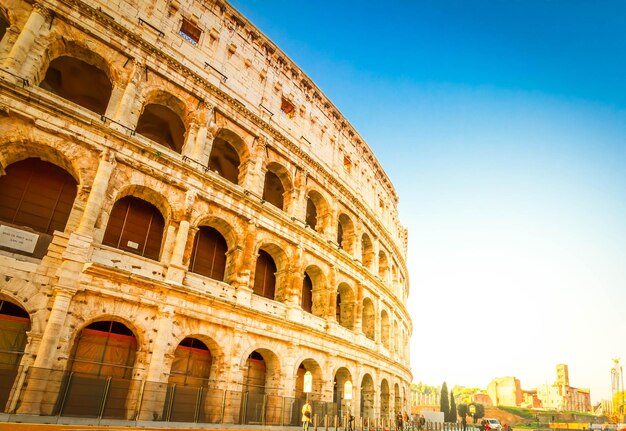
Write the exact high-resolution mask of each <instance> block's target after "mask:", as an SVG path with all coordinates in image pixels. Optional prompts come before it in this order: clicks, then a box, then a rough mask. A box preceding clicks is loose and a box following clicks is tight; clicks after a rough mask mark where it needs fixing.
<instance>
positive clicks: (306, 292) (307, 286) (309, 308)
mask: <svg viewBox="0 0 626 431" xmlns="http://www.w3.org/2000/svg"><path fill="white" fill-rule="evenodd" d="M300 306H301V307H302V309H303V310H304V311H306V312H308V313H311V312H313V281H312V280H311V277H309V274H307V273H306V272H305V273H304V277H303V279H302V299H301V300H300Z"/></svg>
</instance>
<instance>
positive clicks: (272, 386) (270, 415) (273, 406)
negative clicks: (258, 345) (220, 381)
mask: <svg viewBox="0 0 626 431" xmlns="http://www.w3.org/2000/svg"><path fill="white" fill-rule="evenodd" d="M279 380H280V369H279V367H278V359H277V358H276V355H274V354H273V353H272V352H270V351H268V350H265V349H262V350H255V351H254V352H252V353H251V354H250V355H249V356H248V359H247V361H246V372H245V375H244V383H243V392H244V393H245V396H246V398H247V405H246V406H245V407H246V408H245V416H244V420H245V423H246V424H262V423H264V424H265V425H279V424H280V422H281V415H280V411H281V410H280V407H281V405H282V397H279V396H275V395H276V392H277V390H278V387H279ZM242 408H243V404H242Z"/></svg>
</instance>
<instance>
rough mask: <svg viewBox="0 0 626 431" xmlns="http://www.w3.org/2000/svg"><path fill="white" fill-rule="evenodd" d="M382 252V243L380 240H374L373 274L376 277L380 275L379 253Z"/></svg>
mask: <svg viewBox="0 0 626 431" xmlns="http://www.w3.org/2000/svg"><path fill="white" fill-rule="evenodd" d="M379 250H380V243H379V242H378V238H375V239H373V240H372V273H373V274H374V275H376V276H377V275H378V268H379V261H378V259H379V257H380V256H379V254H378V252H379Z"/></svg>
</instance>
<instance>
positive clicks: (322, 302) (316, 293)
mask: <svg viewBox="0 0 626 431" xmlns="http://www.w3.org/2000/svg"><path fill="white" fill-rule="evenodd" d="M304 272H305V274H306V275H308V276H309V278H310V279H311V311H310V312H311V313H312V314H313V315H314V316H318V317H323V316H324V313H325V310H326V303H327V300H326V295H325V292H324V288H325V286H326V278H325V276H324V271H322V269H321V268H320V267H319V266H317V265H309V266H307V268H306V269H305V271H304Z"/></svg>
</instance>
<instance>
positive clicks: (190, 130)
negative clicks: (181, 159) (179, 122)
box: [180, 119, 200, 158]
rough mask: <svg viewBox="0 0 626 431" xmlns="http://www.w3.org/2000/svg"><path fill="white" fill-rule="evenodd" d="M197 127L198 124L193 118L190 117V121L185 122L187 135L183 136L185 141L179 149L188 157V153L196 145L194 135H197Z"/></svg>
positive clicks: (198, 127)
mask: <svg viewBox="0 0 626 431" xmlns="http://www.w3.org/2000/svg"><path fill="white" fill-rule="evenodd" d="M199 129H200V126H199V125H198V122H197V121H196V120H195V119H191V121H189V122H188V123H187V136H186V137H185V142H184V143H183V147H182V148H181V151H180V153H181V154H182V155H183V156H187V157H190V153H192V152H193V150H194V148H195V145H196V137H197V136H198V130H199ZM190 158H191V157H190Z"/></svg>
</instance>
